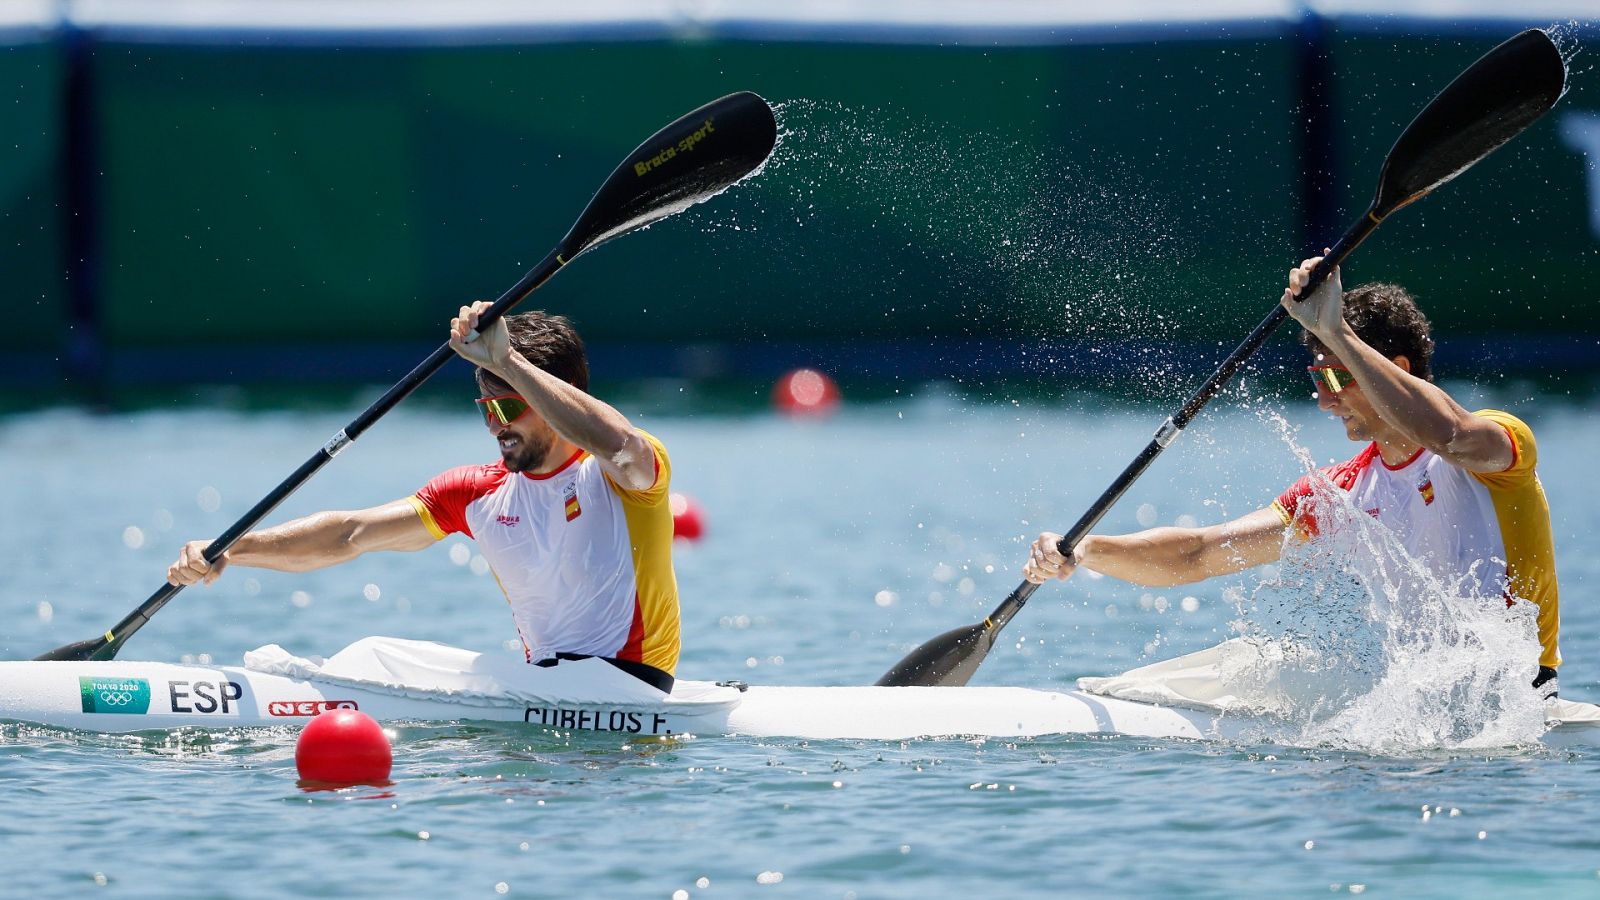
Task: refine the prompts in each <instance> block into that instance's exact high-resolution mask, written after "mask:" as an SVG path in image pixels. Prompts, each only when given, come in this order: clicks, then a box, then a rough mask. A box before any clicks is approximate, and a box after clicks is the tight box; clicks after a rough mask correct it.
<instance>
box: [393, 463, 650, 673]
mask: <svg viewBox="0 0 1600 900" xmlns="http://www.w3.org/2000/svg"><path fill="white" fill-rule="evenodd" d="M640 434H644V432H640ZM644 438H645V440H646V442H647V443H648V444H649V445H650V448H651V451H652V452H653V453H654V454H655V466H656V480H655V483H654V484H652V485H651V486H650V487H649V488H647V489H645V490H642V491H634V490H629V489H627V488H624V487H622V486H621V485H619V484H617V483H616V482H614V481H612V480H611V476H610V475H608V474H607V473H606V472H605V470H604V469H602V468H601V467H600V463H599V461H598V460H596V459H595V458H594V457H592V456H590V455H589V454H588V453H587V452H584V451H581V450H580V451H579V452H577V453H575V454H573V456H572V458H571V459H568V460H567V461H566V462H565V463H562V464H561V467H560V468H558V469H556V470H555V471H554V472H548V473H545V474H542V475H531V474H528V473H518V472H510V471H507V469H506V467H505V463H504V462H494V463H490V464H487V465H481V466H460V467H458V468H454V469H451V470H449V471H447V472H444V473H443V474H441V475H439V476H437V477H436V478H434V479H433V480H431V481H429V482H428V483H427V484H426V485H424V486H423V488H422V489H421V490H419V491H417V493H416V494H415V495H413V496H412V498H411V503H412V505H413V506H415V507H416V510H417V512H418V513H419V514H420V515H421V516H422V521H423V523H424V524H426V525H427V527H428V530H429V531H431V532H433V535H434V536H435V537H437V538H441V539H442V538H444V537H445V535H448V534H465V535H467V536H468V537H470V538H472V539H473V540H475V541H477V543H478V546H479V548H480V549H481V551H482V553H483V558H484V559H485V560H487V561H488V563H489V568H490V569H492V570H493V572H494V575H495V579H496V580H497V581H498V582H499V583H500V589H501V590H503V591H504V592H505V595H506V599H507V601H508V602H510V604H511V615H512V618H513V619H514V620H515V621H516V626H517V633H518V635H519V636H521V638H522V645H523V648H524V652H525V653H526V655H527V658H528V661H529V662H538V661H539V660H542V659H547V658H550V657H553V656H555V655H556V654H557V653H580V654H586V655H589V656H609V657H613V658H616V659H625V660H630V661H633V662H640V663H644V664H645V665H648V666H653V667H655V668H657V669H660V670H661V671H663V672H666V673H667V674H669V675H670V674H675V671H676V669H677V666H678V650H679V622H678V582H677V577H676V576H675V574H674V573H673V570H672V512H671V510H670V509H669V508H668V505H667V485H668V482H669V481H670V479H671V474H672V472H671V464H670V462H669V461H668V459H667V451H666V449H665V448H664V447H662V445H661V442H660V441H658V440H656V438H654V437H653V436H651V435H648V434H644Z"/></svg>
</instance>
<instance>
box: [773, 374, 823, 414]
mask: <svg viewBox="0 0 1600 900" xmlns="http://www.w3.org/2000/svg"><path fill="white" fill-rule="evenodd" d="M772 405H773V406H775V407H777V409H778V411H779V412H782V413H787V414H788V415H791V416H825V415H828V414H829V413H831V412H833V411H834V410H835V409H837V408H838V407H839V386H838V385H836V384H834V383H833V379H832V378H829V377H828V376H827V375H824V374H823V373H821V372H819V371H817V370H816V369H795V370H794V371H792V372H789V373H787V374H785V375H784V376H783V377H782V378H779V379H778V383H777V384H776V385H774V386H773V388H772Z"/></svg>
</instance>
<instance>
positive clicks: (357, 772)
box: [294, 709, 394, 784]
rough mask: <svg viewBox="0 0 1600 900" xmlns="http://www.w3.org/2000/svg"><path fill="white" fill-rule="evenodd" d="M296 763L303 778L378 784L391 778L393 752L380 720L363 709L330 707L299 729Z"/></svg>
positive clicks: (330, 781)
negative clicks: (301, 729)
mask: <svg viewBox="0 0 1600 900" xmlns="http://www.w3.org/2000/svg"><path fill="white" fill-rule="evenodd" d="M294 765H295V768H296V769H298V770H299V771H300V778H301V779H302V780H304V781H317V782H323V783H327V784H378V783H381V782H384V781H388V780H389V771H390V769H392V768H393V766H394V754H393V752H392V751H391V750H390V748H389V738H388V736H387V735H385V734H384V733H383V728H382V727H381V726H380V725H379V724H378V723H377V720H375V719H373V718H372V717H371V716H369V715H367V714H366V713H364V712H361V711H360V710H355V709H330V710H328V711H326V712H324V713H321V714H319V715H318V716H317V717H316V718H314V719H312V720H311V721H310V722H308V723H306V727H305V729H304V730H303V731H301V732H300V740H299V742H298V743H296V744H295V747H294Z"/></svg>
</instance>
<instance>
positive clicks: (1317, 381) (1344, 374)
mask: <svg viewBox="0 0 1600 900" xmlns="http://www.w3.org/2000/svg"><path fill="white" fill-rule="evenodd" d="M1306 373H1307V374H1309V375H1310V376H1311V383H1312V384H1314V385H1316V386H1317V390H1322V389H1323V388H1327V390H1328V393H1330V394H1337V393H1339V392H1340V391H1342V390H1344V389H1345V388H1347V387H1349V386H1350V385H1352V384H1355V383H1356V378H1355V376H1354V375H1351V374H1350V370H1349V369H1346V368H1345V367H1344V366H1306Z"/></svg>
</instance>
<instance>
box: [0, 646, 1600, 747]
mask: <svg viewBox="0 0 1600 900" xmlns="http://www.w3.org/2000/svg"><path fill="white" fill-rule="evenodd" d="M596 662H597V663H598V661H596ZM1569 707H1570V708H1571V709H1574V710H1581V711H1580V712H1578V713H1575V714H1573V717H1572V721H1568V722H1559V721H1558V722H1555V723H1553V725H1554V727H1553V728H1552V730H1551V731H1550V732H1549V733H1547V735H1546V738H1545V742H1546V743H1547V744H1549V745H1552V746H1563V747H1570V746H1593V745H1600V716H1592V718H1593V719H1594V721H1585V719H1586V718H1589V717H1591V713H1592V712H1593V711H1595V709H1596V708H1595V707H1593V706H1590V705H1589V704H1581V703H1571V704H1569ZM330 709H357V710H360V711H362V712H365V713H367V714H368V715H371V716H372V717H373V718H375V719H377V720H379V721H380V722H434V721H491V722H522V723H526V724H529V725H532V726H535V727H538V728H545V729H554V730H557V731H591V732H602V733H613V734H619V735H629V736H666V735H690V734H692V735H750V736H758V737H796V738H807V739H863V740H900V739H909V738H918V737H936V736H987V737H1035V736H1043V735H1065V734H1120V735H1128V736H1136V737H1151V738H1180V739H1182V738H1188V739H1200V740H1241V739H1243V740H1250V739H1251V737H1252V735H1262V734H1263V732H1262V729H1261V723H1260V722H1259V721H1258V720H1255V719H1252V718H1250V717H1244V716H1224V715H1219V714H1217V713H1214V712H1209V711H1203V710H1199V709H1189V708H1183V707H1172V706H1160V705H1156V704H1150V703H1141V702H1136V701H1131V700H1121V699H1116V698H1112V697H1105V696H1100V695H1096V694H1090V693H1086V692H1083V691H1075V690H1070V691H1048V690H1033V689H1028V688H1019V687H777V686H751V687H748V688H746V687H743V686H728V685H723V684H712V683H708V682H696V681H679V682H678V684H677V687H675V688H674V690H673V692H672V694H671V695H670V696H665V697H658V698H655V699H654V700H653V702H640V700H639V699H638V698H637V697H634V698H630V699H628V700H626V701H624V702H617V703H609V702H604V701H596V700H594V699H592V698H591V699H585V700H562V699H559V698H550V697H535V698H528V697H515V696H509V695H493V694H482V693H474V692H471V691H461V690H452V691H441V690H427V689H418V688H414V687H406V686H404V685H372V684H354V683H348V682H339V681H327V680H323V679H319V678H300V677H291V676H288V675H284V674H277V673H269V672H261V671H256V670H253V669H249V668H244V667H236V666H200V665H180V664H173V663H151V662H122V661H112V662H40V661H20V662H0V718H4V719H9V720H14V721H19V722H28V723H35V724H41V725H47V726H54V727H59V728H69V729H77V730H83V731H93V732H132V731H150V730H168V729H179V728H203V729H228V728H252V727H272V726H295V727H299V726H303V725H304V724H305V723H306V722H308V721H310V719H311V718H312V717H313V716H315V715H317V714H319V713H322V712H324V711H327V710H330Z"/></svg>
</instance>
